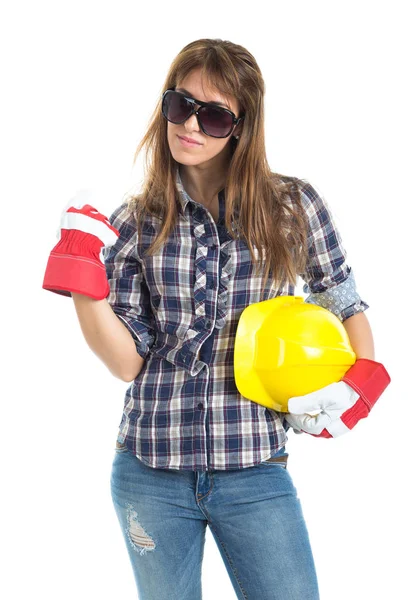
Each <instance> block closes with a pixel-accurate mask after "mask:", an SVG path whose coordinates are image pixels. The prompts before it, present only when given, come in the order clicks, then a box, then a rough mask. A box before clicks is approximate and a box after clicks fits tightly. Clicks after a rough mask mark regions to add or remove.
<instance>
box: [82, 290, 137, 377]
mask: <svg viewBox="0 0 415 600" xmlns="http://www.w3.org/2000/svg"><path fill="white" fill-rule="evenodd" d="M72 298H73V301H74V304H75V310H76V313H77V315H78V320H79V324H80V326H81V329H82V333H83V334H84V337H85V340H86V343H87V344H88V346H89V347H90V349H91V350H92V351H93V352H94V354H95V355H96V356H98V358H100V359H101V360H102V362H103V363H104V364H105V365H106V366H107V367H108V369H109V370H110V371H111V373H112V374H113V375H114V377H117V378H118V379H122V380H123V381H132V380H133V379H134V377H136V376H137V375H138V373H139V372H140V371H141V368H142V366H143V364H144V359H143V358H142V357H141V356H140V355H139V354H138V353H137V349H136V346H135V343H134V340H133V337H132V335H131V333H130V332H129V330H128V329H127V327H126V326H125V325H124V324H123V323H122V321H121V320H120V319H119V318H118V317H117V315H116V314H115V313H114V311H113V310H112V308H111V306H110V305H109V303H108V301H107V299H106V298H104V299H103V300H94V299H93V298H90V297H89V296H84V295H83V294H75V293H72Z"/></svg>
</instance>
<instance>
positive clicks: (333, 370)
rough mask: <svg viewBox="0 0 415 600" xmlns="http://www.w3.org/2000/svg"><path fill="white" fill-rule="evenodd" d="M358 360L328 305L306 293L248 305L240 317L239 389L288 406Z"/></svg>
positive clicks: (266, 402)
mask: <svg viewBox="0 0 415 600" xmlns="http://www.w3.org/2000/svg"><path fill="white" fill-rule="evenodd" d="M355 361H356V354H355V353H354V352H353V348H352V346H351V344H350V340H349V336H348V334H347V331H346V329H345V327H344V325H343V324H342V322H341V321H340V319H339V318H338V317H336V315H334V314H333V313H332V312H330V311H329V310H326V309H325V308H322V307H321V306H317V305H315V304H308V303H307V302H304V298H303V297H302V296H277V297H276V298H271V299H270V300H264V301H263V302H257V303H255V304H250V305H249V306H247V307H246V308H245V309H244V310H243V312H242V314H241V316H240V318H239V322H238V327H237V330H236V337H235V350H234V375H235V383H236V387H237V388H238V390H239V392H240V393H241V394H242V395H243V396H245V398H248V399H249V400H252V401H253V402H257V403H258V404H262V405H264V406H267V407H268V408H271V409H273V410H276V411H280V412H288V400H289V398H291V397H293V396H302V395H304V394H308V393H310V392H314V391H315V390H318V389H321V388H322V387H325V386H326V385H329V384H330V383H334V382H336V381H340V380H341V379H342V377H343V375H344V374H345V373H346V371H348V370H349V369H350V367H351V366H352V365H353V364H354V363H355Z"/></svg>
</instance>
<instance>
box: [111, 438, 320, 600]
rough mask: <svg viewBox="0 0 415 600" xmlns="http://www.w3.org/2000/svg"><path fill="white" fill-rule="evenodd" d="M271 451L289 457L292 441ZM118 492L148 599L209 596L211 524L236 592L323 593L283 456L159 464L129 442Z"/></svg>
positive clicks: (296, 599) (283, 596) (119, 463)
mask: <svg viewBox="0 0 415 600" xmlns="http://www.w3.org/2000/svg"><path fill="white" fill-rule="evenodd" d="M273 456H286V457H287V458H288V454H287V453H286V452H285V447H284V448H281V449H280V450H279V451H278V452H277V453H275V454H274V455H273ZM111 495H112V501H113V503H114V507H115V512H116V514H117V517H118V520H119V523H120V526H121V530H122V534H123V537H124V540H125V544H126V547H127V550H128V554H129V558H130V561H131V565H132V568H133V572H134V577H135V581H136V586H137V592H138V598H139V599H140V600H201V598H202V584H201V575H202V558H203V550H204V543H205V533H206V526H207V525H209V527H210V530H211V532H212V535H213V538H214V540H215V542H216V544H217V546H218V548H219V551H220V553H221V556H222V559H223V561H224V563H225V566H226V569H227V571H228V574H229V577H230V579H231V582H232V585H233V587H234V590H235V593H236V597H237V598H238V599H240V600H246V599H249V600H318V599H319V591H318V584H317V576H316V571H315V565H314V560H313V555H312V551H311V546H310V541H309V537H308V532H307V528H306V524H305V521H304V517H303V513H302V509H301V505H300V500H299V499H298V497H297V491H296V488H295V487H294V485H293V481H292V478H291V475H290V473H289V472H288V470H287V468H286V465H284V463H282V462H266V461H263V462H262V463H260V464H259V465H255V466H254V467H248V468H244V469H235V470H228V471H220V470H211V471H178V470H172V469H153V468H151V467H148V466H147V465H145V464H144V463H143V462H141V461H140V460H139V459H138V458H137V457H136V456H135V455H134V454H132V453H131V452H130V451H129V450H128V449H127V448H126V447H125V446H123V445H121V446H120V447H117V448H116V449H115V456H114V460H113V463H112V472H111ZM212 576H214V573H212Z"/></svg>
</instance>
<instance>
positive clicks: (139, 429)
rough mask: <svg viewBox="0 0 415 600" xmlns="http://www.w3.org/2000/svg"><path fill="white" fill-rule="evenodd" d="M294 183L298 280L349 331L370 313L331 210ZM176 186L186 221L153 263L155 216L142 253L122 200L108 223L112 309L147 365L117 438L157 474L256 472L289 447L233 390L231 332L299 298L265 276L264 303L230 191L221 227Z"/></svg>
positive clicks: (268, 418) (259, 409) (283, 425)
mask: <svg viewBox="0 0 415 600" xmlns="http://www.w3.org/2000/svg"><path fill="white" fill-rule="evenodd" d="M290 179H295V178H289V177H287V178H285V180H286V181H288V180H290ZM295 180H296V181H297V182H299V184H300V190H301V198H302V202H303V204H304V207H305V209H306V212H307V215H308V218H309V225H310V227H309V237H308V255H309V260H308V264H307V268H306V272H305V273H300V274H299V275H300V276H301V277H302V279H303V280H304V281H305V282H306V284H305V285H304V287H303V290H304V292H306V293H308V292H310V294H309V295H308V297H307V298H306V300H305V301H306V302H311V303H313V304H318V305H320V306H323V307H324V308H327V309H329V310H331V311H332V312H333V313H335V314H336V315H337V316H338V318H339V319H340V320H341V321H343V320H344V319H346V318H348V317H350V316H352V315H353V314H355V313H357V312H360V311H364V310H366V309H367V308H368V305H367V304H366V303H365V302H363V301H362V300H361V299H360V297H359V295H358V293H357V291H356V285H355V280H354V277H353V272H352V270H351V268H350V267H349V266H348V265H347V264H346V252H345V250H344V248H343V247H342V242H341V238H340V235H339V232H338V231H337V229H336V227H335V224H334V222H333V217H332V215H331V213H330V209H329V208H328V206H327V204H326V203H325V201H323V199H322V198H321V197H320V196H319V194H318V193H317V192H316V190H315V189H314V188H313V187H312V186H311V185H310V184H309V183H308V182H306V183H304V182H301V180H297V179H295ZM176 183H177V187H178V190H179V193H180V200H181V205H180V211H179V221H178V224H177V226H176V228H175V229H174V231H173V232H172V233H171V234H170V237H169V238H168V240H167V241H166V243H165V244H164V245H163V247H162V248H161V249H160V250H159V251H158V252H157V253H156V254H155V255H154V256H149V257H146V256H144V253H145V250H146V249H147V248H148V247H149V246H150V244H151V242H152V241H153V240H154V237H155V235H156V232H157V231H158V229H159V227H160V220H159V219H158V218H157V217H153V216H150V215H148V216H147V217H146V220H145V222H144V226H143V233H142V239H141V243H140V244H139V243H138V238H137V225H136V222H135V220H134V216H133V215H132V214H131V211H129V210H128V209H127V203H126V202H124V203H123V204H122V205H121V206H119V207H118V208H117V209H116V210H115V211H114V212H113V213H112V215H111V216H110V218H109V220H110V222H111V224H112V225H113V226H114V227H116V228H117V229H118V230H119V232H120V236H119V238H118V240H117V242H116V243H115V244H114V245H113V246H111V247H109V248H106V249H105V252H104V260H105V265H106V273H107V277H108V282H109V286H110V293H109V295H108V297H107V300H108V302H109V304H110V305H111V307H112V309H113V311H114V312H115V314H116V315H117V316H118V317H119V318H120V319H121V320H122V322H123V323H124V324H125V325H126V326H127V328H128V329H129V331H130V332H131V334H132V336H133V338H134V341H135V344H136V348H137V352H138V353H139V354H140V356H142V357H143V358H145V359H146V360H145V362H144V365H143V367H142V370H141V371H140V373H139V374H138V375H137V377H136V378H135V380H134V381H133V382H131V384H130V385H129V387H128V389H127V391H126V393H125V399H124V410H123V414H122V419H121V422H120V425H119V431H118V437H117V440H118V441H119V442H123V443H124V444H126V446H127V447H128V448H129V450H130V451H131V452H133V453H134V454H135V455H136V456H137V457H138V458H139V459H140V460H141V461H143V462H144V463H145V464H146V465H148V466H150V467H153V468H163V469H186V470H194V471H195V470H203V471H206V470H208V469H219V470H224V469H239V468H244V467H251V466H253V465H255V464H258V463H259V462H261V461H264V460H266V459H267V458H269V457H270V456H272V455H273V454H275V453H276V452H277V450H279V449H280V448H281V447H283V446H284V445H285V443H286V441H287V439H288V437H287V431H288V429H289V425H288V423H287V421H285V420H284V413H280V412H276V411H274V410H271V409H269V408H267V407H265V406H262V405H260V404H258V403H256V402H252V401H250V400H248V399H247V398H244V397H243V396H242V395H241V394H240V393H239V392H238V389H237V387H236V384H235V379H234V371H233V350H234V340H235V334H236V328H237V325H238V320H239V317H240V315H241V313H242V311H243V310H244V308H245V307H246V306H248V305H250V304H252V303H256V302H260V301H261V300H263V299H269V298H274V297H276V296H278V295H281V294H286V295H294V293H295V288H294V287H293V286H291V285H290V284H288V283H287V284H285V285H283V286H282V287H280V288H278V287H276V286H274V284H273V282H272V278H271V277H270V278H269V279H268V281H267V285H266V287H265V296H264V298H261V297H260V292H261V273H259V274H258V275H257V276H254V275H253V272H252V269H253V265H252V262H251V257H250V254H249V249H248V247H247V245H246V243H245V242H244V241H242V240H241V239H240V238H239V237H238V238H237V239H236V240H233V239H232V237H231V235H230V234H229V232H228V231H227V229H226V227H225V224H224V212H225V194H224V190H221V191H220V192H219V209H220V215H219V222H218V224H216V223H215V221H214V219H213V217H212V216H211V214H210V213H209V212H208V211H207V209H206V208H205V207H204V206H203V205H202V204H199V203H198V202H195V201H194V200H192V198H190V196H189V195H188V194H187V193H186V191H185V190H184V188H183V184H182V181H181V178H180V173H179V171H178V172H177V178H176ZM257 256H258V255H257Z"/></svg>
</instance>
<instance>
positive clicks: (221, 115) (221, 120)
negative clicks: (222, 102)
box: [199, 106, 233, 137]
mask: <svg viewBox="0 0 415 600" xmlns="http://www.w3.org/2000/svg"><path fill="white" fill-rule="evenodd" d="M199 115H200V120H201V122H202V124H203V127H204V128H205V131H206V133H207V134H208V135H212V136H214V137H225V136H227V135H229V133H230V132H231V129H232V125H233V122H232V115H230V114H229V113H227V112H226V111H224V110H220V109H218V108H214V107H211V106H204V107H203V108H201V109H200V110H199Z"/></svg>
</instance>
